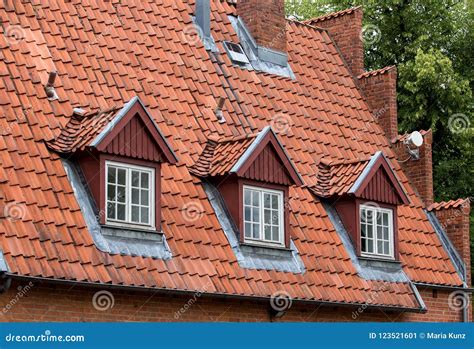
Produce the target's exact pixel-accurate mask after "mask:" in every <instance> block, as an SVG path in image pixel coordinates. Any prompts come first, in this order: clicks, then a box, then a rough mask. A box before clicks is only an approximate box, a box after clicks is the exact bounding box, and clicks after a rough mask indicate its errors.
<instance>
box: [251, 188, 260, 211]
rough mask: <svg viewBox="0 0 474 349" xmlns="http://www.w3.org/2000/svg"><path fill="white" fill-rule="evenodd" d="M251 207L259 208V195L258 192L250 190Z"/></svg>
mask: <svg viewBox="0 0 474 349" xmlns="http://www.w3.org/2000/svg"><path fill="white" fill-rule="evenodd" d="M252 205H253V206H257V207H260V195H259V192H257V191H253V190H252Z"/></svg>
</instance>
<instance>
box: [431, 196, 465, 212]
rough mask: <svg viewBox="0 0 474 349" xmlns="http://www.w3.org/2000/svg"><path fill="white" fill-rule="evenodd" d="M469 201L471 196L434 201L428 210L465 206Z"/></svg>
mask: <svg viewBox="0 0 474 349" xmlns="http://www.w3.org/2000/svg"><path fill="white" fill-rule="evenodd" d="M469 202H470V200H469V198H466V199H457V200H449V201H440V202H434V203H432V204H431V205H430V206H429V207H428V211H438V210H446V209H448V208H458V207H462V206H464V205H465V204H466V203H469Z"/></svg>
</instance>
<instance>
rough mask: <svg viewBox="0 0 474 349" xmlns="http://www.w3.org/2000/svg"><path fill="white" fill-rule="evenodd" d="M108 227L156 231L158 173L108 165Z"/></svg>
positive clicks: (142, 168) (135, 167)
mask: <svg viewBox="0 0 474 349" xmlns="http://www.w3.org/2000/svg"><path fill="white" fill-rule="evenodd" d="M106 171H107V174H106V176H105V177H106V179H107V183H106V195H105V196H106V198H107V202H106V210H107V215H106V217H107V223H108V224H112V225H114V224H115V225H116V224H131V225H135V224H136V225H143V226H147V227H154V225H155V220H154V211H155V209H154V204H155V195H154V194H155V191H154V187H155V183H154V178H155V170H154V169H153V168H147V167H141V166H132V165H127V164H123V163H117V162H111V161H106Z"/></svg>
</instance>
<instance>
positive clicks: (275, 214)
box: [272, 211, 279, 225]
mask: <svg viewBox="0 0 474 349" xmlns="http://www.w3.org/2000/svg"><path fill="white" fill-rule="evenodd" d="M272 212H273V214H272V224H274V225H278V224H279V223H278V221H279V219H278V211H272Z"/></svg>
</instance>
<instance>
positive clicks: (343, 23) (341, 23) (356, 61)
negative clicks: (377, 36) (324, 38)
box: [314, 8, 364, 76]
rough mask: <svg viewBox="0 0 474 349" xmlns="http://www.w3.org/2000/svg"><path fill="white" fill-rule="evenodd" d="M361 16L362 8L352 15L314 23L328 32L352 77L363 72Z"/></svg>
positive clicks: (355, 10)
mask: <svg viewBox="0 0 474 349" xmlns="http://www.w3.org/2000/svg"><path fill="white" fill-rule="evenodd" d="M362 15H363V14H362V8H356V9H354V11H353V12H352V13H349V14H345V15H342V16H338V17H330V18H328V19H324V20H320V21H317V22H316V23H314V25H315V26H317V27H321V28H324V29H327V30H328V32H329V35H330V36H331V37H332V39H333V40H334V42H335V43H336V44H337V47H338V48H339V50H340V51H341V53H342V56H343V57H344V60H345V61H346V63H347V65H348V66H349V68H350V70H351V71H352V74H353V75H354V76H358V75H360V74H362V73H363V72H364V44H363V42H362V39H361V32H362Z"/></svg>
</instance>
